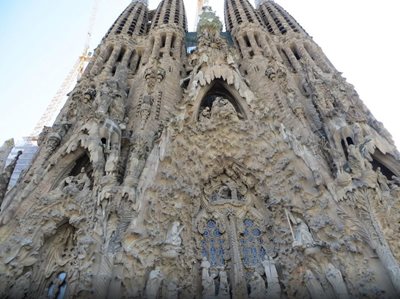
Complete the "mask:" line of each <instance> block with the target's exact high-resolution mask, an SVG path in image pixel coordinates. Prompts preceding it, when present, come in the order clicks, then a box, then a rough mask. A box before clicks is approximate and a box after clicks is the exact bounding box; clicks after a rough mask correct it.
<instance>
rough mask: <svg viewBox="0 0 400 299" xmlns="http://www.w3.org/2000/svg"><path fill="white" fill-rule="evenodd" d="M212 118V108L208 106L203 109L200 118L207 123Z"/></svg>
mask: <svg viewBox="0 0 400 299" xmlns="http://www.w3.org/2000/svg"><path fill="white" fill-rule="evenodd" d="M210 118H211V110H210V107H208V106H206V107H204V108H203V110H201V112H200V117H199V120H200V122H202V123H207V122H208V121H209V120H210Z"/></svg>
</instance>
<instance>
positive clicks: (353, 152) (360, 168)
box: [347, 144, 366, 177]
mask: <svg viewBox="0 0 400 299" xmlns="http://www.w3.org/2000/svg"><path fill="white" fill-rule="evenodd" d="M347 151H348V156H349V158H348V160H349V166H350V169H351V172H352V174H353V175H354V176H355V177H360V176H361V175H362V174H363V172H364V170H365V169H366V161H365V159H364V158H363V156H362V155H361V152H360V151H359V150H358V149H357V148H356V147H355V146H354V145H353V144H350V145H349V146H348V148H347Z"/></svg>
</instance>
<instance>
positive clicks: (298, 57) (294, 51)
mask: <svg viewBox="0 0 400 299" xmlns="http://www.w3.org/2000/svg"><path fill="white" fill-rule="evenodd" d="M291 50H292V52H293V55H294V57H296V59H297V60H300V59H301V55H300V54H299V52H298V51H297V48H296V46H295V45H292V47H291Z"/></svg>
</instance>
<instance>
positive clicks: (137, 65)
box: [135, 54, 142, 70]
mask: <svg viewBox="0 0 400 299" xmlns="http://www.w3.org/2000/svg"><path fill="white" fill-rule="evenodd" d="M141 61H142V54H139V59H138V61H137V64H136V68H135V70H138V69H139V66H140V62H141Z"/></svg>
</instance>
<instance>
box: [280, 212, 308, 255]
mask: <svg viewBox="0 0 400 299" xmlns="http://www.w3.org/2000/svg"><path fill="white" fill-rule="evenodd" d="M285 214H286V217H287V220H288V222H289V226H290V229H291V231H292V236H293V244H292V246H293V247H302V248H307V247H313V246H314V245H315V244H316V242H315V241H314V238H313V237H312V235H311V232H310V230H309V228H308V226H307V224H306V223H305V222H304V221H303V220H302V219H300V218H298V217H294V216H293V214H292V213H291V212H289V211H288V210H286V209H285ZM292 224H293V227H292Z"/></svg>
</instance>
